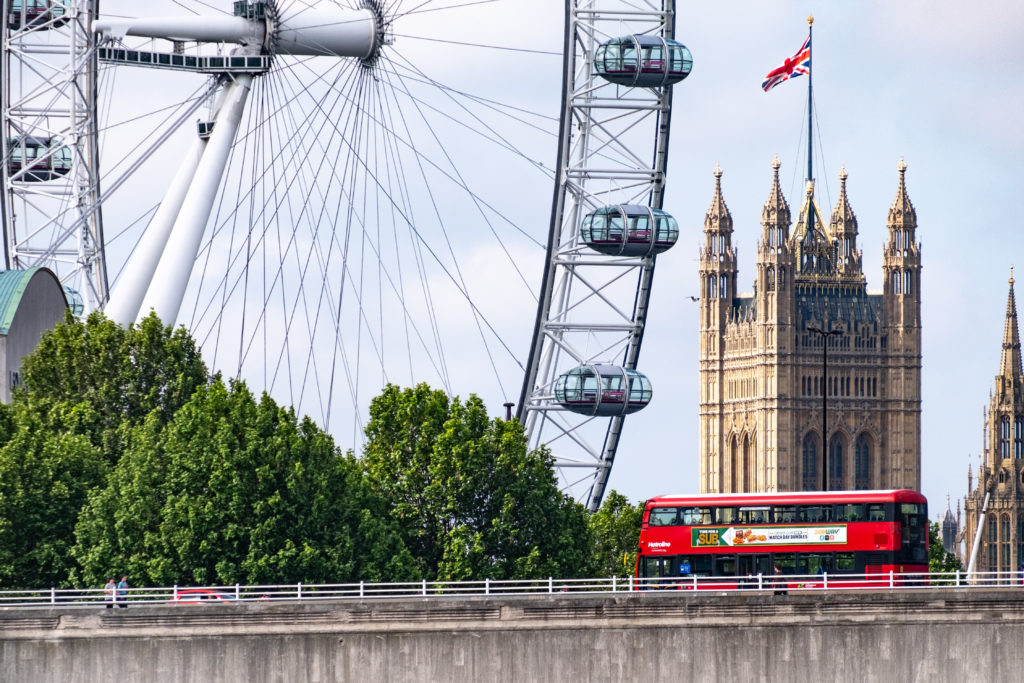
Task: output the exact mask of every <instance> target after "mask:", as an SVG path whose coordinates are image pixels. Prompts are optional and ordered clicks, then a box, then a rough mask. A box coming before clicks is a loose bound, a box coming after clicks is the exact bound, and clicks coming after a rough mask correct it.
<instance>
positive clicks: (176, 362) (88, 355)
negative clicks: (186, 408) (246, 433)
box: [15, 313, 207, 465]
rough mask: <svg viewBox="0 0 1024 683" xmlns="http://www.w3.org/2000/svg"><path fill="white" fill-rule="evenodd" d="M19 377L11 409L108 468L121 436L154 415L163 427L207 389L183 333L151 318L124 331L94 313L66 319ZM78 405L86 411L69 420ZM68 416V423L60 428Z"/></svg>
mask: <svg viewBox="0 0 1024 683" xmlns="http://www.w3.org/2000/svg"><path fill="white" fill-rule="evenodd" d="M22 376H23V378H24V380H25V388H24V390H23V391H22V392H20V395H18V396H16V397H15V403H21V404H25V405H26V406H28V407H29V408H30V409H31V410H32V411H33V412H35V413H36V414H37V415H38V416H39V417H40V419H41V420H43V424H44V425H45V426H46V427H47V428H49V429H52V430H53V431H72V432H73V433H76V434H82V435H84V436H86V437H87V438H88V439H89V441H90V442H91V443H92V444H94V445H96V446H99V447H100V448H102V449H103V452H104V454H105V455H106V456H107V461H108V462H109V463H110V464H111V465H113V464H115V463H116V462H117V460H118V459H119V458H120V455H121V450H122V439H123V429H125V428H130V427H133V426H135V425H138V424H141V423H142V421H143V420H145V419H146V418H147V417H148V416H149V415H150V414H151V413H154V412H155V413H156V415H157V417H158V419H159V420H160V421H161V423H163V424H166V423H167V422H168V421H169V420H170V418H171V417H172V416H173V415H174V413H175V412H176V411H177V410H178V408H180V407H181V406H182V405H184V404H185V402H186V401H188V399H189V398H191V396H192V394H193V393H194V392H195V390H196V389H197V388H198V387H200V386H203V385H204V384H206V382H207V370H206V365H205V364H204V363H203V360H202V357H201V356H200V354H199V349H198V348H196V345H195V342H193V341H192V338H191V337H189V335H188V333H187V332H185V329H184V328H181V327H179V328H178V329H177V330H174V329H172V328H170V327H165V326H164V325H163V324H162V323H161V322H160V320H159V319H158V318H157V317H156V315H155V314H152V313H151V314H150V315H149V316H148V317H147V318H145V319H143V320H142V322H141V323H139V324H138V325H131V326H130V327H128V328H127V329H125V328H122V327H119V326H118V325H117V324H116V323H114V322H113V321H111V320H109V319H107V318H106V317H104V316H103V315H102V314H101V313H92V314H91V315H90V316H89V317H88V318H87V319H86V320H84V321H83V320H78V319H76V318H74V317H73V316H72V315H71V314H70V313H68V314H67V316H66V318H65V320H64V322H63V323H61V324H59V325H57V327H56V328H55V329H53V330H52V331H50V332H48V333H46V334H44V335H43V338H42V340H41V341H40V342H39V345H38V346H37V347H36V349H35V350H34V351H33V352H32V353H31V354H29V355H28V356H27V357H26V358H25V359H24V361H23V363H22ZM80 405H87V406H88V407H89V409H88V410H86V411H83V412H80V413H74V412H73V408H74V407H77V406H80ZM69 415H70V416H73V417H74V418H75V419H74V421H72V422H68V421H66V418H67V417H68V416H69Z"/></svg>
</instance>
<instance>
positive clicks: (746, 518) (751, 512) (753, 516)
mask: <svg viewBox="0 0 1024 683" xmlns="http://www.w3.org/2000/svg"><path fill="white" fill-rule="evenodd" d="M739 521H740V522H743V523H744V524H767V523H768V508H766V507H760V508H740V514H739Z"/></svg>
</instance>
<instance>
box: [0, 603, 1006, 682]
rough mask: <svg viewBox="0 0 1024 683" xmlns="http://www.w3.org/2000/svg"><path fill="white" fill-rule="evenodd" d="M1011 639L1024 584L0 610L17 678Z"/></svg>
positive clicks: (819, 672) (560, 660) (626, 664)
mask: <svg viewBox="0 0 1024 683" xmlns="http://www.w3.org/2000/svg"><path fill="white" fill-rule="evenodd" d="M997 641H998V642H1004V643H1013V644H1014V647H1012V648H996V647H994V646H993V643H995V642H997ZM1021 642H1024V589H1015V590H1010V589H1008V590H998V591H996V590H993V591H984V592H982V591H978V590H971V591H967V590H963V589H959V590H958V589H949V590H945V591H936V590H934V589H931V590H927V591H908V590H904V591H898V592H879V593H868V592H863V593H839V594H828V595H821V594H799V595H778V596H777V595H765V594H749V595H743V594H740V593H730V594H694V593H692V592H689V593H688V592H685V591H643V592H636V593H630V594H621V593H620V594H616V595H610V594H605V595H600V594H592V595H571V596H560V595H554V596H533V597H528V598H524V597H514V598H509V597H487V598H483V597H472V598H466V597H463V598H443V599H435V598H426V599H424V598H419V599H384V600H372V601H370V600H368V601H340V600H325V601H323V602H302V603H296V602H291V603H259V602H253V603H237V604H226V605H167V606H149V605H147V606H141V605H133V606H131V608H130V609H122V610H118V609H114V610H106V609H103V608H99V609H96V608H95V607H92V608H53V609H44V610H38V609H37V610H10V609H8V610H3V611H0V647H2V650H3V653H4V657H3V658H4V663H5V664H4V666H5V668H6V669H7V671H8V674H9V675H10V676H11V678H10V679H9V680H19V681H43V680H45V681H50V680H54V681H56V680H61V681H90V682H94V681H111V682H113V681H118V682H120V681H123V680H125V677H124V675H123V674H124V672H131V675H130V676H128V678H129V679H132V680H147V681H179V680H217V681H226V682H228V683H233V682H235V681H238V682H239V683H241V682H242V681H245V682H246V683H248V682H249V681H270V680H289V681H291V680H295V681H299V680H339V681H340V680H360V679H361V680H374V681H378V680H379V681H391V680H394V681H399V680H400V681H440V680H444V681H488V680H501V681H565V680H585V681H620V680H648V679H650V680H655V679H657V680H667V679H672V680H686V679H691V680H701V681H715V680H768V679H770V680H787V681H808V682H810V681H814V682H815V683H820V681H822V680H828V681H858V682H860V681H924V680H928V681H943V680H958V681H974V680H977V681H982V680H984V681H1016V680H1019V672H1020V671H1021V670H1024V648H1020V647H1017V644H1019V643H1021ZM314 674H315V675H314Z"/></svg>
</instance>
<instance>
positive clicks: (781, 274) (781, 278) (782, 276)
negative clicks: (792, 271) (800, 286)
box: [779, 267, 786, 289]
mask: <svg viewBox="0 0 1024 683" xmlns="http://www.w3.org/2000/svg"><path fill="white" fill-rule="evenodd" d="M785 286H786V269H785V268H781V267H780V268H779V289H782V288H783V287H785Z"/></svg>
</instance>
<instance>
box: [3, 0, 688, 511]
mask: <svg viewBox="0 0 1024 683" xmlns="http://www.w3.org/2000/svg"><path fill="white" fill-rule="evenodd" d="M550 4H551V3H548V2H542V0H489V1H486V2H479V1H469V0H322V1H319V2H315V1H311V0H276V1H268V2H264V1H255V2H254V1H252V0H241V1H236V2H227V1H224V0H150V1H147V2H145V3H138V2H127V0H120V1H119V0H103V2H102V3H101V2H100V0H2V6H3V17H4V22H5V25H4V30H3V32H2V41H3V42H2V50H0V52H2V73H3V79H4V80H3V86H2V93H0V116H2V128H3V130H2V133H0V144H2V154H3V160H4V163H3V169H2V171H0V173H2V180H3V188H2V199H0V218H2V223H3V232H4V246H5V259H6V263H5V265H6V267H7V268H27V267H33V266H45V267H48V268H50V269H51V270H53V271H54V272H55V273H56V274H57V275H58V277H59V278H60V280H61V282H62V283H63V284H64V285H65V290H66V292H67V293H68V297H69V302H70V303H71V304H72V306H73V308H75V309H76V310H77V311H78V312H89V311H92V310H96V309H102V310H103V311H104V312H105V313H106V314H107V315H108V316H109V317H111V318H112V319H114V320H116V321H118V322H119V323H121V324H126V325H127V324H130V323H132V322H134V321H136V320H137V319H139V318H140V317H143V316H145V315H147V314H148V313H149V312H150V311H151V310H154V311H156V313H157V314H158V315H159V316H160V317H161V319H162V320H163V321H164V322H165V323H167V324H183V325H185V326H186V327H187V328H188V329H189V331H190V332H191V334H192V336H193V337H194V338H195V339H196V341H197V343H199V344H200V345H201V346H202V349H203V353H204V357H205V358H206V360H207V362H208V363H209V364H210V366H211V367H213V368H215V369H217V370H220V371H222V372H223V373H224V374H225V375H227V376H234V377H239V378H243V379H245V380H246V381H247V382H249V384H250V385H251V386H253V388H254V389H256V390H261V389H265V390H267V391H268V392H269V393H270V394H271V395H272V396H273V397H274V398H275V399H276V400H278V401H280V402H283V403H288V404H291V405H294V406H295V407H296V410H297V411H298V412H299V413H300V414H302V413H304V414H308V415H310V417H312V418H313V419H314V420H316V421H317V422H318V423H319V424H320V425H321V426H322V427H324V428H325V429H328V430H329V431H331V432H332V433H334V434H335V437H336V439H337V440H338V442H339V444H340V445H342V446H343V447H356V448H357V447H358V445H359V443H360V439H361V438H362V426H363V422H364V420H365V415H366V409H367V407H368V405H369V401H370V400H371V399H372V397H373V396H374V395H376V394H377V393H379V391H380V389H381V387H382V386H383V385H384V384H385V383H387V382H392V383H395V384H415V383H419V382H427V383H429V384H431V385H433V386H435V387H440V388H443V389H444V390H445V391H447V392H449V393H450V394H461V395H466V394H469V393H477V394H479V395H480V396H481V397H483V398H484V399H485V400H486V401H487V403H488V405H491V406H492V407H493V406H494V405H495V404H498V405H500V404H501V403H511V404H514V405H515V407H516V415H517V416H518V417H519V419H520V420H521V421H523V423H524V425H525V426H526V428H527V431H528V434H529V437H530V442H531V445H533V446H538V445H541V444H546V445H547V446H548V447H549V448H550V449H551V451H552V454H553V456H554V458H555V464H556V468H557V469H558V472H559V476H560V478H561V484H562V486H563V488H564V489H565V490H566V491H567V492H569V493H570V494H571V495H573V496H575V497H577V498H579V499H580V500H583V501H584V502H586V503H587V504H588V506H589V507H590V508H591V509H596V507H597V506H598V505H599V504H600V501H601V498H602V496H603V493H604V488H605V485H606V484H607V480H608V474H609V472H610V470H611V466H612V463H613V462H614V459H615V455H616V450H617V448H618V443H619V438H620V435H621V433H622V429H623V425H624V421H625V417H626V416H627V415H628V414H630V413H632V412H635V411H636V410H639V409H641V408H642V407H644V406H645V405H646V404H647V403H648V402H649V401H651V400H652V395H653V391H652V380H654V381H656V378H651V379H649V378H648V377H647V376H645V375H644V374H643V372H642V368H641V358H640V349H641V344H642V340H643V335H644V332H645V329H644V328H645V324H646V319H647V308H648V305H649V301H650V293H651V287H652V283H653V273H654V267H655V263H656V260H657V255H658V254H660V253H662V252H664V251H665V250H667V249H668V248H670V247H671V246H672V245H673V244H674V243H675V241H676V239H677V238H678V233H679V231H678V227H677V224H676V222H675V220H674V219H673V218H672V216H671V215H669V214H668V213H667V212H666V211H665V210H664V207H663V206H662V204H663V197H664V190H665V167H666V163H667V157H668V138H669V123H670V117H671V103H672V85H673V84H674V83H677V82H678V81H680V80H682V79H683V78H685V77H686V75H687V74H688V73H689V71H690V67H691V58H690V54H689V52H688V51H687V50H686V48H685V47H684V46H683V45H682V44H681V43H679V42H677V41H676V40H675V35H674V27H675V14H674V5H675V3H674V0H566V3H565V7H564V15H563V16H557V17H554V18H555V19H557V20H559V21H551V20H550V19H551V18H552V11H551V8H550V7H549V6H548V5H550ZM543 18H547V21H543V20H541V19H543ZM562 20H564V21H562ZM559 94H560V97H559Z"/></svg>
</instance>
